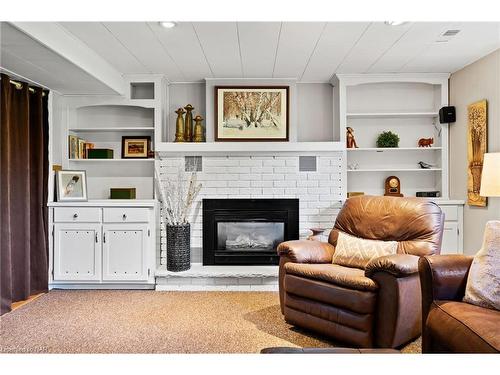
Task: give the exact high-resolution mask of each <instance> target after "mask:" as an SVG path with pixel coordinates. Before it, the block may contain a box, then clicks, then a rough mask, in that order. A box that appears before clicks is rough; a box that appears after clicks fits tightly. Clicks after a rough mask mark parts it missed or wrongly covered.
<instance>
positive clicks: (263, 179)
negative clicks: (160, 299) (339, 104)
mask: <svg viewBox="0 0 500 375" xmlns="http://www.w3.org/2000/svg"><path fill="white" fill-rule="evenodd" d="M241 148H242V150H244V148H245V144H244V143H242V144H241ZM270 152H272V150H270ZM302 155H304V156H314V157H315V158H316V160H315V162H316V163H315V164H316V165H315V170H313V171H301V170H299V157H300V156H302ZM343 158H344V153H343V151H331V152H321V153H317V154H315V153H314V152H312V153H307V154H304V153H290V152H287V153H276V155H275V156H267V155H266V156H240V155H225V156H220V155H218V156H212V155H206V156H202V171H201V172H197V177H198V181H199V182H201V183H202V184H203V187H202V190H201V191H200V195H199V196H198V198H197V202H196V203H195V207H194V210H193V214H192V215H191V217H190V222H191V225H192V227H191V246H192V248H193V251H195V252H196V251H200V250H199V249H201V247H202V211H201V201H202V199H203V198H217V199H224V198H298V199H299V207H300V212H299V215H300V216H299V221H300V237H301V238H304V237H306V236H307V235H308V234H310V231H309V230H308V229H309V228H311V227H322V228H327V229H329V228H331V227H332V226H333V223H334V221H335V217H336V215H337V213H338V210H339V209H340V200H341V199H342V198H343V197H344V196H345V192H344V191H343V190H344V186H345V185H344V181H343V174H342V165H343ZM309 161H312V162H313V163H312V164H313V167H314V159H312V160H311V159H309ZM309 164H311V163H309ZM159 167H160V178H161V179H166V178H172V179H175V178H177V177H178V171H179V169H181V170H183V171H184V169H185V158H184V156H177V155H172V154H171V153H162V154H160V162H159ZM300 169H304V167H301V168H300ZM306 169H308V170H310V169H311V166H310V165H309V166H308V167H307V168H306ZM312 169H314V168H312ZM186 176H187V175H186ZM164 231H165V227H164V225H163V223H162V230H161V246H160V254H159V256H160V264H162V265H164V264H166V239H165V232H164ZM197 249H198V250H197ZM193 257H194V261H195V262H198V261H199V262H201V254H193Z"/></svg>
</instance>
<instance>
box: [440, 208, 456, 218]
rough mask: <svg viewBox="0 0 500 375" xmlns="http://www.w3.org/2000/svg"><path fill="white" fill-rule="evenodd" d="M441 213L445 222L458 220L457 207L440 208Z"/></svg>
mask: <svg viewBox="0 0 500 375" xmlns="http://www.w3.org/2000/svg"><path fill="white" fill-rule="evenodd" d="M441 211H443V213H444V220H445V221H457V220H458V207H457V206H441Z"/></svg>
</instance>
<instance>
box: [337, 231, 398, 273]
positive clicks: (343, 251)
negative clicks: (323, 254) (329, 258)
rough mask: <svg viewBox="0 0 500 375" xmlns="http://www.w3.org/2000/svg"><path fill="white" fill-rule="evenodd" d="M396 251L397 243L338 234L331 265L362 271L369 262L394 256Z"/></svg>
mask: <svg viewBox="0 0 500 375" xmlns="http://www.w3.org/2000/svg"><path fill="white" fill-rule="evenodd" d="M397 249H398V242H397V241H378V240H368V239H364V238H358V237H354V236H350V235H348V234H345V233H343V232H339V235H338V238H337V246H336V247H335V253H334V254H333V263H335V264H338V265H341V266H346V267H356V268H362V269H364V268H365V267H366V265H367V264H368V262H370V260H372V259H374V258H378V257H381V256H383V255H389V254H396V252H397Z"/></svg>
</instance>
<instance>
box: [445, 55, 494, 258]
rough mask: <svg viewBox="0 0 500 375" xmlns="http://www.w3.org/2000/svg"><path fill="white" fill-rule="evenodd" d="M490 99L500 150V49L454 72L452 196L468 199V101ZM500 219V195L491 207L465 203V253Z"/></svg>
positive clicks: (473, 249) (490, 201)
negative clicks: (454, 118) (488, 224)
mask: <svg viewBox="0 0 500 375" xmlns="http://www.w3.org/2000/svg"><path fill="white" fill-rule="evenodd" d="M481 99H486V100H487V101H488V152H500V50H497V51H495V52H493V53H491V54H490V55H488V56H486V57H484V58H482V59H480V60H478V61H476V62H474V63H472V64H470V65H468V66H466V67H465V68H463V69H461V70H459V71H458V72H456V73H453V74H452V75H451V78H450V105H453V106H455V107H456V110H457V122H456V123H454V124H451V125H450V197H451V198H452V199H463V200H467V164H468V163H467V105H469V104H471V103H473V102H475V101H478V100H481ZM488 220H500V198H488V206H487V207H474V206H469V205H467V204H465V208H464V253H465V254H475V253H476V252H477V251H478V250H479V248H480V247H481V243H482V236H483V230H484V226H485V223H486V222H487V221H488Z"/></svg>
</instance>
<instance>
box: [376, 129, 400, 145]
mask: <svg viewBox="0 0 500 375" xmlns="http://www.w3.org/2000/svg"><path fill="white" fill-rule="evenodd" d="M377 147H399V136H398V135H397V134H396V133H393V132H391V131H386V132H382V133H381V134H380V135H379V136H378V138H377Z"/></svg>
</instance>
